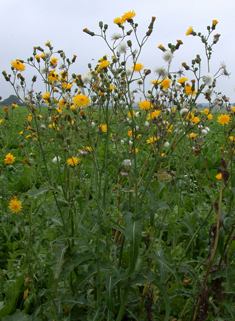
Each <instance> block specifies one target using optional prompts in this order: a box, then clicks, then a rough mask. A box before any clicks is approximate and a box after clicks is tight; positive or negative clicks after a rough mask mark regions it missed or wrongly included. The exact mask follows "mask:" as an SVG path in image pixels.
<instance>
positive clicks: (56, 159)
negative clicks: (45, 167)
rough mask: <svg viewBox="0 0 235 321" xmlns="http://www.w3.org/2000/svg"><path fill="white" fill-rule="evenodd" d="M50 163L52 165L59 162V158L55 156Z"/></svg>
mask: <svg viewBox="0 0 235 321" xmlns="http://www.w3.org/2000/svg"><path fill="white" fill-rule="evenodd" d="M52 162H53V163H54V164H56V163H57V162H60V157H59V156H58V157H57V156H55V157H54V158H53V159H52Z"/></svg>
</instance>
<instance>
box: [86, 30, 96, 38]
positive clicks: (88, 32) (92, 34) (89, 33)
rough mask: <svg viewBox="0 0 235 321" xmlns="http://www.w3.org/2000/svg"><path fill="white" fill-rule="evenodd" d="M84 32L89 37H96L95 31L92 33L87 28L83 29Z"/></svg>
mask: <svg viewBox="0 0 235 321" xmlns="http://www.w3.org/2000/svg"><path fill="white" fill-rule="evenodd" d="M83 32H85V33H87V34H88V35H90V36H92V37H93V36H94V35H95V33H94V32H93V31H90V30H89V29H87V28H85V29H83Z"/></svg>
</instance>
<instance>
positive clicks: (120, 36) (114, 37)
mask: <svg viewBox="0 0 235 321" xmlns="http://www.w3.org/2000/svg"><path fill="white" fill-rule="evenodd" d="M120 38H122V34H120V33H119V32H114V33H113V34H112V36H111V39H112V40H118V39H120Z"/></svg>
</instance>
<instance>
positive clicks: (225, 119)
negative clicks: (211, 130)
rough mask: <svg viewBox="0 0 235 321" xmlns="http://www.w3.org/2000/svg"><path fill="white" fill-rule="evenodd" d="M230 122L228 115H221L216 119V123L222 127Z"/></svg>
mask: <svg viewBox="0 0 235 321" xmlns="http://www.w3.org/2000/svg"><path fill="white" fill-rule="evenodd" d="M230 120H231V118H230V116H229V115H228V114H221V115H219V116H218V117H217V122H218V123H220V124H221V125H223V126H224V125H227V124H229V122H230Z"/></svg>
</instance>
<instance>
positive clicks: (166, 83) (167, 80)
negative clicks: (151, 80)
mask: <svg viewBox="0 0 235 321" xmlns="http://www.w3.org/2000/svg"><path fill="white" fill-rule="evenodd" d="M170 84H171V80H170V79H169V78H165V79H164V80H163V81H162V82H161V83H160V85H161V86H162V87H163V89H167V88H169V87H170Z"/></svg>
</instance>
